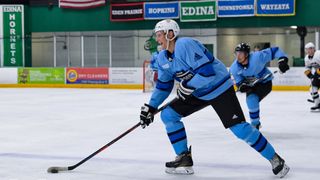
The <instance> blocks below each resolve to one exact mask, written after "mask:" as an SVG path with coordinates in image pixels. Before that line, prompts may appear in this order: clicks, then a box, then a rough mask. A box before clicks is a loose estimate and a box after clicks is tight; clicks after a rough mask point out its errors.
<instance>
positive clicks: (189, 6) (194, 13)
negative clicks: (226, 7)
mask: <svg viewBox="0 0 320 180" xmlns="http://www.w3.org/2000/svg"><path fill="white" fill-rule="evenodd" d="M215 20H217V14H216V1H186V2H180V21H181V22H190V21H215Z"/></svg>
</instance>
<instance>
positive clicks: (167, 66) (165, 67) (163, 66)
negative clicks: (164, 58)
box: [161, 63, 170, 69]
mask: <svg viewBox="0 0 320 180" xmlns="http://www.w3.org/2000/svg"><path fill="white" fill-rule="evenodd" d="M161 67H162V68H163V69H169V67H170V66H169V64H168V63H167V64H164V65H162V66H161Z"/></svg>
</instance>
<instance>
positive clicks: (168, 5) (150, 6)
mask: <svg viewBox="0 0 320 180" xmlns="http://www.w3.org/2000/svg"><path fill="white" fill-rule="evenodd" d="M144 18H145V19H166V18H171V19H177V18H179V3H178V2H165V3H145V4H144Z"/></svg>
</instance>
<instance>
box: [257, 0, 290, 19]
mask: <svg viewBox="0 0 320 180" xmlns="http://www.w3.org/2000/svg"><path fill="white" fill-rule="evenodd" d="M295 4H296V3H295V0H257V12H256V15H257V16H294V15H295Z"/></svg>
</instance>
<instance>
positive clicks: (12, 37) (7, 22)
mask: <svg viewBox="0 0 320 180" xmlns="http://www.w3.org/2000/svg"><path fill="white" fill-rule="evenodd" d="M0 24H1V26H0V37H3V38H0V59H1V65H2V66H11V67H12V66H13V67H17V66H24V7H23V5H2V6H0Z"/></svg>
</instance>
